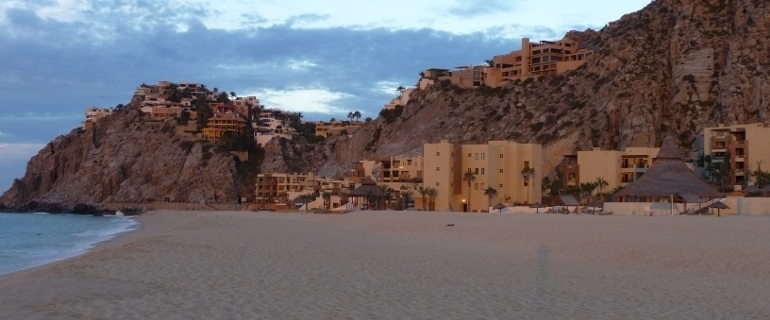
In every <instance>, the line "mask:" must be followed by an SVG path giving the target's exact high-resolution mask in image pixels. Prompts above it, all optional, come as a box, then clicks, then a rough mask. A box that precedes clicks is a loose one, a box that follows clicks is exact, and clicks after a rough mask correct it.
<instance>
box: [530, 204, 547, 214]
mask: <svg viewBox="0 0 770 320" xmlns="http://www.w3.org/2000/svg"><path fill="white" fill-rule="evenodd" d="M529 207H530V208H535V213H540V208H545V206H544V205H543V204H542V203H540V202H535V203H533V204H531V205H530V206H529Z"/></svg>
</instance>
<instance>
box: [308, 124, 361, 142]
mask: <svg viewBox="0 0 770 320" xmlns="http://www.w3.org/2000/svg"><path fill="white" fill-rule="evenodd" d="M363 125H364V122H362V121H340V120H336V121H329V122H326V121H318V122H315V135H317V136H319V137H324V138H328V137H333V136H338V135H340V134H342V132H343V131H344V132H347V134H353V132H356V130H358V128H361V126H363Z"/></svg>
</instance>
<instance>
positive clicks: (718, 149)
mask: <svg viewBox="0 0 770 320" xmlns="http://www.w3.org/2000/svg"><path fill="white" fill-rule="evenodd" d="M769 139H770V127H768V126H767V125H764V124H761V123H753V124H740V125H731V126H724V125H720V126H718V127H711V128H704V129H703V149H704V150H703V151H704V152H703V154H704V155H706V156H710V158H711V161H712V164H714V163H720V162H723V161H729V164H730V183H731V184H733V185H735V186H747V185H752V184H754V181H752V179H750V178H751V175H750V172H751V171H754V170H756V169H758V168H759V167H760V163H761V164H762V166H763V168H762V170H764V171H768V170H770V148H768V147H767V141H768V140H769Z"/></svg>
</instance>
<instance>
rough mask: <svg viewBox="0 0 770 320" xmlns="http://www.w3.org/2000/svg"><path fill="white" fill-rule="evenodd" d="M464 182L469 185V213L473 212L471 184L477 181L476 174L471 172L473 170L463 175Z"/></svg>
mask: <svg viewBox="0 0 770 320" xmlns="http://www.w3.org/2000/svg"><path fill="white" fill-rule="evenodd" d="M463 181H465V182H467V183H468V212H470V211H471V184H472V183H473V182H474V181H476V174H475V173H473V171H471V169H468V171H465V173H464V174H463Z"/></svg>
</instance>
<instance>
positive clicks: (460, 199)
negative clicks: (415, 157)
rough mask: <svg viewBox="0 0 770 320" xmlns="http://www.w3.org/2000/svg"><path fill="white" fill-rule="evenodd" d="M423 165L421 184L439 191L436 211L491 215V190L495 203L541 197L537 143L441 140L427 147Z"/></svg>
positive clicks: (539, 153) (541, 165)
mask: <svg viewBox="0 0 770 320" xmlns="http://www.w3.org/2000/svg"><path fill="white" fill-rule="evenodd" d="M423 161H424V169H423V184H424V186H425V187H430V188H435V189H436V190H437V191H438V196H437V198H436V199H435V209H436V210H438V211H482V210H488V209H489V204H490V199H489V198H488V197H487V195H485V190H486V189H487V188H493V189H495V191H496V192H495V196H494V197H492V199H491V201H492V202H495V203H496V202H506V203H535V202H540V201H541V198H542V188H541V182H542V177H543V173H544V172H543V154H542V146H541V145H539V144H524V143H516V142H513V141H489V142H488V143H487V144H465V145H461V144H456V143H451V142H449V141H447V140H442V141H441V142H440V143H429V144H425V147H424V153H423ZM525 168H526V169H527V170H524V169H525ZM466 172H471V173H473V174H472V175H473V177H474V178H475V179H474V180H473V181H470V186H469V185H468V183H469V181H467V180H466V179H464V176H465V175H466ZM492 205H494V203H492Z"/></svg>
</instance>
